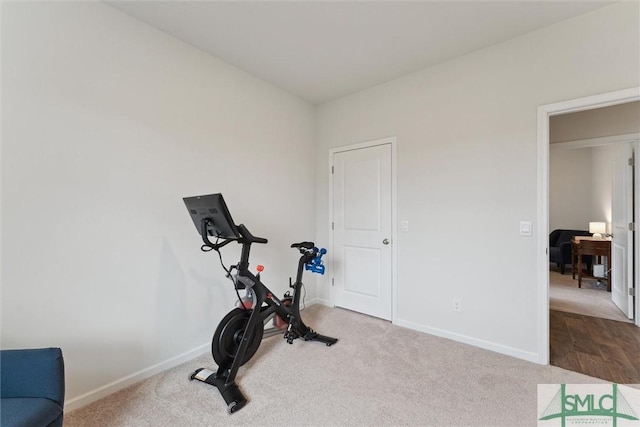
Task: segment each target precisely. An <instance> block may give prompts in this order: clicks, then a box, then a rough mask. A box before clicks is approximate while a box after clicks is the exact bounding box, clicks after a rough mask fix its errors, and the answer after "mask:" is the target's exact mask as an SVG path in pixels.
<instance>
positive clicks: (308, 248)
mask: <svg viewBox="0 0 640 427" xmlns="http://www.w3.org/2000/svg"><path fill="white" fill-rule="evenodd" d="M183 200H184V202H185V205H186V206H187V209H188V210H189V212H190V214H191V218H192V219H193V222H194V224H195V226H196V228H197V229H198V231H199V233H200V235H201V236H202V240H203V242H204V244H203V245H202V246H201V250H203V251H205V252H209V251H211V250H214V251H216V252H217V253H218V255H219V256H220V262H221V263H222V255H221V253H220V249H222V248H223V247H224V246H226V245H227V244H229V243H231V242H234V241H235V242H238V243H239V244H241V245H242V252H241V256H240V262H239V263H238V264H236V265H233V266H231V267H230V268H228V269H227V268H226V267H225V266H224V264H222V267H223V268H224V270H225V271H226V273H227V277H228V278H229V279H231V281H232V282H233V284H234V287H235V290H236V294H237V295H238V302H239V304H238V307H236V308H234V309H233V310H231V311H230V312H229V313H228V314H227V315H226V316H224V318H223V319H222V320H221V321H220V324H219V325H218V327H217V328H216V331H215V333H214V334H213V339H212V341H211V353H212V355H213V359H214V360H215V362H216V363H217V364H218V369H217V370H216V371H212V370H209V369H205V368H200V369H197V370H196V371H195V372H193V373H192V374H191V375H190V379H191V380H199V381H202V382H205V383H207V384H210V385H213V386H215V387H216V388H217V389H218V390H219V391H220V394H221V395H222V397H223V398H224V400H225V402H226V403H227V409H228V411H229V413H230V414H232V413H234V412H236V411H238V410H240V409H242V408H243V407H244V406H245V405H246V404H247V399H246V397H245V396H244V395H243V394H242V392H241V391H240V389H239V388H238V385H237V384H236V382H235V377H236V374H237V373H238V369H239V368H240V366H242V365H244V364H245V363H247V362H248V361H249V360H250V359H251V358H252V357H253V355H254V354H255V353H256V351H257V350H258V348H259V347H260V343H261V341H262V338H263V336H264V331H265V326H266V325H268V324H269V323H270V322H271V321H272V322H273V325H274V327H273V328H270V329H271V330H272V331H275V332H276V333H280V332H281V333H282V334H283V338H284V339H286V341H287V343H289V344H293V341H294V340H295V339H298V338H301V339H303V340H305V341H319V342H322V343H324V344H326V345H327V346H331V345H333V344H335V343H336V342H337V341H338V340H337V339H336V338H332V337H327V336H324V335H320V334H318V333H317V332H315V331H314V330H313V329H311V328H310V327H308V326H307V325H305V324H304V322H303V321H302V318H301V316H300V299H301V294H300V292H301V290H302V286H303V283H302V275H303V273H304V271H305V270H309V271H311V272H314V273H319V274H324V265H323V263H322V256H323V255H324V254H325V253H326V250H325V249H318V248H316V247H315V245H314V243H313V242H300V243H294V244H292V245H291V247H292V248H294V249H296V250H298V251H299V252H300V259H299V261H298V271H297V275H296V281H295V283H293V284H292V283H291V279H289V287H291V288H293V293H292V294H291V293H290V292H289V291H287V292H286V293H285V295H284V297H283V298H282V299H279V298H277V297H276V296H275V295H274V294H273V293H272V292H271V291H270V290H269V288H267V287H266V286H265V285H264V284H263V283H262V282H261V280H260V272H261V271H262V268H261V266H258V273H257V274H256V275H254V274H253V273H251V272H250V271H249V252H250V250H251V245H252V244H254V243H258V244H266V243H267V239H264V238H261V237H256V236H253V235H252V234H251V232H249V230H248V229H247V227H245V226H244V225H243V224H239V225H235V223H234V222H233V220H232V218H231V214H230V213H229V210H228V208H227V205H226V203H225V201H224V198H223V197H222V194H210V195H206V196H196V197H187V198H184V199H183ZM210 236H212V237H215V242H212V241H211V240H210V238H209V237H210ZM233 270H235V274H234V272H233ZM239 290H245V297H244V298H242V297H240V293H239V292H238V291H239Z"/></svg>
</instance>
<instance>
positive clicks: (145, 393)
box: [64, 305, 603, 427]
mask: <svg viewBox="0 0 640 427" xmlns="http://www.w3.org/2000/svg"><path fill="white" fill-rule="evenodd" d="M303 317H304V318H305V321H306V322H307V323H308V324H309V325H310V326H312V327H313V328H314V329H316V330H317V331H319V332H320V333H323V334H325V335H332V336H336V337H339V339H340V341H338V343H337V344H335V345H334V346H332V347H327V346H325V345H323V344H320V343H313V342H303V341H300V340H296V341H295V342H294V343H293V345H288V344H287V343H286V342H285V341H284V340H283V339H282V338H281V337H280V336H275V337H271V338H268V339H265V340H264V341H263V343H262V345H261V347H260V349H259V350H258V352H257V353H256V355H255V356H254V358H253V359H252V360H251V361H250V362H248V363H247V365H245V366H244V367H242V368H240V372H239V375H238V378H237V379H238V384H239V385H240V387H241V389H242V390H243V391H244V393H245V395H246V396H247V397H248V398H249V400H250V401H249V403H248V404H247V406H246V407H244V408H243V409H241V410H240V411H238V412H237V413H235V414H233V415H228V414H227V408H226V405H225V403H224V401H223V399H222V397H221V396H220V394H219V393H218V391H217V389H215V388H214V387H211V386H209V385H207V384H204V383H201V382H196V381H193V382H190V381H189V380H188V376H189V374H190V373H191V372H192V371H193V370H195V369H196V368H199V367H203V366H205V367H209V368H214V367H215V365H214V362H213V360H212V358H211V356H210V355H208V354H207V355H203V356H200V357H198V358H197V359H195V360H193V361H190V362H187V363H185V364H183V365H180V366H178V367H175V368H173V369H170V370H168V371H166V372H163V373H161V374H158V375H156V376H154V377H152V378H150V379H148V380H145V381H143V382H141V383H139V384H137V385H134V386H131V387H129V388H128V389H125V390H122V391H120V392H118V393H115V394H113V395H111V396H108V397H106V398H104V399H102V400H100V401H97V402H94V403H92V404H90V405H87V406H85V407H84V408H80V409H77V410H75V411H72V412H69V413H67V414H65V420H64V424H65V426H66V427H77V426H91V427H99V426H216V425H224V426H234V425H259V426H262V425H269V426H283V425H288V426H305V425H316V426H323V425H330V426H342V425H349V426H351V425H353V426H388V425H422V426H532V425H536V424H537V422H536V419H537V417H538V416H539V415H538V412H537V400H536V399H537V385H538V384H551V383H554V384H555V383H601V382H603V381H602V380H598V379H595V378H591V377H587V376H585V375H582V374H578V373H575V372H570V371H566V370H564V369H561V368H557V367H554V366H542V365H537V364H534V363H529V362H526V361H523V360H519V359H515V358H512V357H508V356H503V355H500V354H497V353H493V352H490V351H486V350H482V349H479V348H476V347H472V346H469V345H465V344H461V343H457V342H454V341H450V340H447V339H443V338H437V337H434V336H430V335H427V334H424V333H420V332H416V331H412V330H409V329H404V328H401V327H398V326H394V325H392V324H390V323H389V322H385V321H382V320H379V319H375V318H371V317H368V316H364V315H361V314H356V313H353V312H350V311H347V310H343V309H338V308H328V307H324V306H319V305H314V306H311V307H309V308H307V310H305V311H304V313H303ZM505 321H507V319H505Z"/></svg>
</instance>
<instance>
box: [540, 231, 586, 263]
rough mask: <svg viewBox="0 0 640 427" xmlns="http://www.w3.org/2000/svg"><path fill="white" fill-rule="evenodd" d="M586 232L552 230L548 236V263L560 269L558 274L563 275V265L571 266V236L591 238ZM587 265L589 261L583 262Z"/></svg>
mask: <svg viewBox="0 0 640 427" xmlns="http://www.w3.org/2000/svg"><path fill="white" fill-rule="evenodd" d="M591 235H592V234H591V233H589V232H588V231H586V230H553V231H552V232H551V234H549V262H554V263H556V265H557V266H558V267H560V274H564V270H565V265H567V264H571V263H572V262H571V240H572V239H573V236H591ZM584 261H585V263H589V262H590V260H584Z"/></svg>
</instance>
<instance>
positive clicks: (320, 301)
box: [307, 298, 333, 307]
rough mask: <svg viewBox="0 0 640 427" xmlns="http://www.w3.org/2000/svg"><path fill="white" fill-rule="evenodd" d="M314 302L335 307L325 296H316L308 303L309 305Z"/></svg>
mask: <svg viewBox="0 0 640 427" xmlns="http://www.w3.org/2000/svg"><path fill="white" fill-rule="evenodd" d="M314 304H320V305H324V306H327V307H333V305H331V303H330V301H329V300H328V299H324V298H314V299H312V300H311V301H309V302H308V303H307V306H311V305H314Z"/></svg>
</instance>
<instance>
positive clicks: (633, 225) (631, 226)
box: [629, 222, 636, 231]
mask: <svg viewBox="0 0 640 427" xmlns="http://www.w3.org/2000/svg"><path fill="white" fill-rule="evenodd" d="M629 231H636V224H635V223H634V222H630V223H629Z"/></svg>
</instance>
